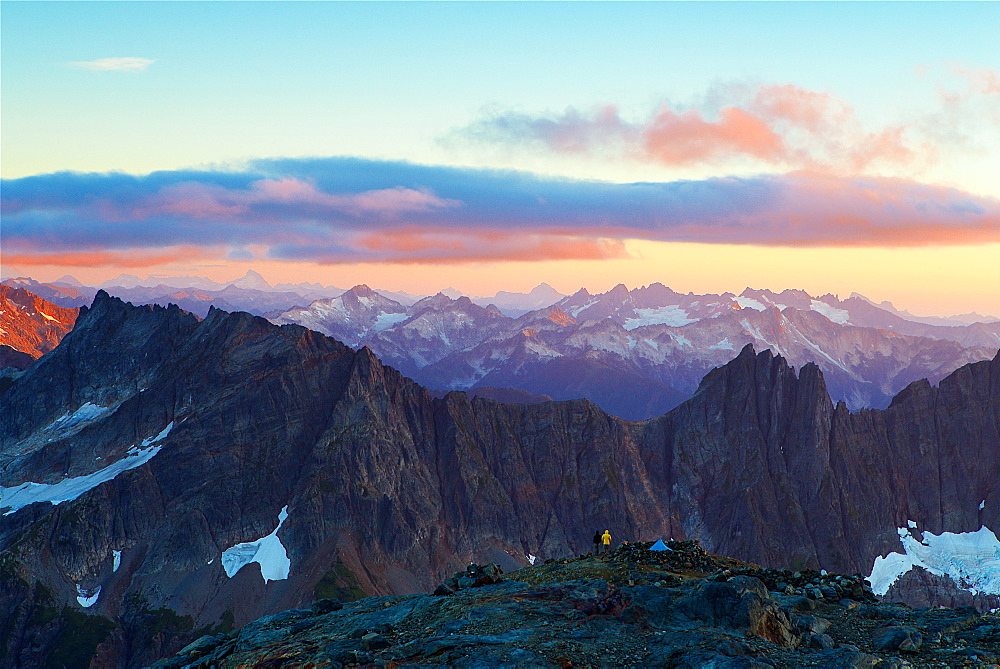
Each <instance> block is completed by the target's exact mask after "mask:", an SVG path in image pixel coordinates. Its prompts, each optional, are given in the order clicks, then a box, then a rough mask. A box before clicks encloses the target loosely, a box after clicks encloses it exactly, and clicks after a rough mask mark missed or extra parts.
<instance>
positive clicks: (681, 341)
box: [670, 334, 694, 348]
mask: <svg viewBox="0 0 1000 669" xmlns="http://www.w3.org/2000/svg"><path fill="white" fill-rule="evenodd" d="M670 338H671V339H673V340H674V341H675V342H677V343H678V344H680V345H681V346H689V347H691V348H694V344H692V343H691V340H690V339H688V338H687V337H685V336H684V335H679V334H671V335H670Z"/></svg>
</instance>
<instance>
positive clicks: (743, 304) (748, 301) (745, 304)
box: [733, 297, 767, 311]
mask: <svg viewBox="0 0 1000 669" xmlns="http://www.w3.org/2000/svg"><path fill="white" fill-rule="evenodd" d="M733 301H734V302H736V304H738V305H740V309H756V310H757V311H764V310H765V309H767V307H765V306H764V303H763V302H758V301H757V300H755V299H753V298H752V297H734V298H733Z"/></svg>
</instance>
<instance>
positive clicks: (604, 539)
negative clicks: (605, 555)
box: [601, 530, 611, 552]
mask: <svg viewBox="0 0 1000 669" xmlns="http://www.w3.org/2000/svg"><path fill="white" fill-rule="evenodd" d="M601 543H602V544H604V552H608V551H610V550H611V530H604V534H602V535H601Z"/></svg>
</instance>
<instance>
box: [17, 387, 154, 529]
mask: <svg viewBox="0 0 1000 669" xmlns="http://www.w3.org/2000/svg"><path fill="white" fill-rule="evenodd" d="M84 406H86V405H84ZM81 408H82V407H81ZM173 427H174V424H173V422H172V421H171V423H170V424H169V425H167V426H166V427H165V428H163V430H162V431H161V432H160V433H159V434H158V435H156V436H155V437H149V438H148V439H144V440H143V442H142V443H141V444H140V445H139V446H132V447H131V448H130V449H129V450H128V451H127V453H126V455H125V457H123V458H122V459H121V460H118V461H117V462H113V463H111V464H110V465H108V466H107V467H104V468H102V469H98V470H97V471H96V472H94V473H92V474H86V475H84V476H71V477H69V478H64V479H63V480H61V481H59V482H57V483H33V482H31V481H28V482H27V483H22V484H21V485H17V486H14V487H12V488H5V487H3V486H0V510H3V515H5V516H7V515H10V514H12V513H14V512H15V511H17V510H18V509H21V508H24V507H26V506H28V505H29V504H34V503H35V502H49V503H50V504H62V503H63V502H68V501H70V500H74V499H76V498H77V497H79V496H80V495H82V494H83V493H85V492H87V491H88V490H92V489H94V488H96V487H97V486H99V485H101V484H102V483H104V482H106V481H110V480H111V479H113V478H115V477H116V476H118V475H119V474H121V473H122V472H125V471H128V470H129V469H135V468H136V467H138V466H140V465H143V464H145V463H147V462H149V461H150V460H151V459H152V458H153V456H155V455H156V454H157V453H159V452H160V449H161V448H163V447H162V446H153V444H155V443H156V442H158V441H161V440H162V439H165V438H166V437H167V435H168V434H170V430H171V429H173Z"/></svg>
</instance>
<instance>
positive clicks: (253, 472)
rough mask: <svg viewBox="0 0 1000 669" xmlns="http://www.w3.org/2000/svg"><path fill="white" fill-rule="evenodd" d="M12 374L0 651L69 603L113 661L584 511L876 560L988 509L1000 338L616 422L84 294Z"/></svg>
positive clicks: (971, 523)
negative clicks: (899, 364)
mask: <svg viewBox="0 0 1000 669" xmlns="http://www.w3.org/2000/svg"><path fill="white" fill-rule="evenodd" d="M0 392H2V393H3V394H2V395H0V513H3V515H0V550H2V554H0V579H2V585H0V630H9V632H5V636H4V639H5V641H4V644H5V645H4V646H3V649H2V653H3V655H2V657H3V660H2V661H0V664H4V665H11V666H18V665H19V664H20V665H23V666H29V665H31V664H32V663H36V664H37V663H38V662H40V661H42V660H44V659H45V658H51V657H53V656H54V655H53V654H55V656H58V657H62V655H60V653H68V652H70V650H69V646H67V643H69V642H68V641H67V639H72V638H75V637H74V636H73V635H74V634H75V630H77V628H82V627H85V628H87V629H92V630H97V632H94V634H92V635H91V637H88V638H90V639H91V640H92V641H93V644H92V646H90V647H91V651H90V652H91V653H92V654H96V655H95V656H101V657H106V658H107V663H109V664H108V665H106V666H113V665H115V664H116V663H117V664H119V665H122V666H135V665H137V664H143V663H148V662H150V661H152V660H153V659H155V658H156V657H161V656H163V655H166V654H169V653H171V652H176V651H177V650H179V648H180V646H181V645H183V644H184V643H187V642H188V641H190V640H191V639H192V638H193V636H194V634H195V632H204V631H206V630H221V629H223V628H226V627H227V626H228V627H231V626H232V625H237V626H239V625H243V624H245V623H247V622H249V621H251V620H254V619H256V618H258V617H259V616H261V615H263V614H266V613H272V612H275V611H280V610H283V609H288V608H293V607H297V606H300V605H302V604H305V603H308V602H310V601H312V600H313V599H316V598H324V597H326V598H329V597H335V598H337V599H341V600H347V599H352V598H356V597H358V596H361V595H363V594H380V595H389V594H393V595H396V594H405V593H412V592H429V591H431V590H433V588H434V587H435V586H436V585H437V584H439V583H441V581H442V580H443V578H444V577H445V576H447V575H448V574H450V573H452V572H453V571H455V570H456V569H458V568H459V567H461V566H463V565H465V564H467V563H469V562H477V563H483V562H495V563H498V564H499V565H500V566H502V567H503V568H505V569H510V568H514V567H517V566H521V565H524V564H526V563H527V561H528V556H529V555H531V556H537V557H539V558H541V559H545V558H547V557H553V556H561V555H566V554H571V553H579V552H582V551H584V550H585V549H587V547H588V546H589V544H590V539H591V535H592V533H593V530H594V529H595V528H598V527H600V528H606V527H607V528H611V531H612V533H613V534H614V535H615V537H616V538H618V539H620V538H628V539H640V538H656V537H674V538H684V537H688V538H697V539H700V540H701V541H702V542H703V544H704V545H705V546H706V547H708V548H710V549H711V550H713V551H715V552H725V553H728V554H731V555H734V556H736V557H738V558H740V559H745V560H751V561H753V562H757V563H760V564H768V565H775V566H787V567H791V568H794V569H802V568H804V567H813V568H820V567H822V568H825V569H831V570H836V571H840V572H846V573H855V572H864V573H868V572H869V571H870V570H871V566H872V561H873V559H874V558H875V557H876V556H878V555H885V554H886V553H888V552H890V551H894V550H900V544H899V535H898V534H897V528H899V527H902V526H905V525H906V522H907V520H913V521H915V522H917V523H919V524H920V527H921V528H925V529H926V530H927V531H932V532H936V533H940V532H942V531H951V532H965V531H971V530H975V529H978V527H979V526H980V525H981V524H984V525H986V526H988V527H997V520H998V519H997V513H998V509H1000V497H998V494H997V490H996V481H998V480H1000V449H998V448H997V445H998V444H1000V432H998V425H1000V355H998V357H996V358H994V359H993V360H992V361H987V362H981V363H975V364H973V365H968V366H966V367H963V368H962V369H960V370H958V371H957V372H955V373H954V374H952V375H951V376H949V377H948V378H947V379H945V380H944V381H942V382H941V385H940V387H939V388H934V387H932V386H930V385H929V384H927V383H917V384H913V385H912V386H910V387H909V388H907V389H906V390H905V391H904V392H903V393H901V394H900V395H899V396H898V397H897V398H896V399H895V400H894V401H893V404H892V406H891V407H890V408H889V409H887V410H885V411H873V410H866V411H861V412H858V413H855V414H851V413H850V412H848V411H847V409H846V408H845V407H844V406H843V405H839V406H836V407H835V406H834V405H833V403H832V402H831V401H830V399H829V396H828V394H827V392H826V387H825V384H824V380H823V375H822V374H821V372H820V371H819V369H818V368H817V367H816V366H814V365H806V366H805V367H803V368H802V370H801V371H800V373H799V374H798V375H796V373H795V371H794V370H793V369H792V368H790V367H789V366H788V365H787V363H785V362H784V360H783V359H781V358H776V357H774V356H772V355H771V354H770V353H769V352H767V351H765V352H762V353H759V354H757V353H755V352H754V351H753V349H752V348H750V347H747V348H745V349H744V350H743V351H742V352H741V353H740V355H739V356H738V357H737V358H736V359H735V360H733V361H732V362H730V363H729V364H727V365H726V366H724V367H722V368H719V369H716V370H714V371H713V372H711V373H710V374H709V375H708V376H706V377H705V379H704V380H703V382H702V383H701V386H700V387H699V389H698V391H697V392H696V393H695V395H694V396H693V397H692V398H691V399H690V400H689V401H687V402H686V403H684V404H683V405H682V406H680V407H679V408H678V409H676V410H675V411H673V412H671V413H670V414H668V415H666V416H663V417H661V418H659V419H655V420H651V421H647V422H645V423H631V422H626V421H623V420H620V419H617V418H614V417H612V416H609V415H607V414H605V413H604V412H603V411H601V410H600V409H598V408H597V407H596V406H594V405H593V404H591V403H589V402H587V401H568V402H547V403H541V404H522V405H512V404H500V403H498V402H494V401H491V400H486V399H482V398H476V399H472V400H470V399H469V398H468V397H467V396H466V395H465V394H463V393H450V394H448V395H446V396H445V397H443V398H441V399H435V398H433V397H432V396H430V395H429V394H428V393H427V392H426V391H425V390H424V389H423V388H421V387H420V386H418V385H417V384H415V383H414V382H412V381H410V380H408V379H407V378H405V377H403V376H402V375H401V374H400V373H398V372H397V371H396V370H394V369H392V368H390V367H386V366H384V365H383V364H382V363H381V362H380V361H379V360H378V359H377V358H376V357H375V356H374V355H373V354H372V353H371V351H369V350H368V349H364V348H363V349H361V350H359V351H354V350H352V349H350V348H348V347H346V346H344V345H343V344H341V343H339V342H337V341H335V340H334V339H331V338H327V337H324V336H322V335H320V334H317V333H315V332H311V331H309V330H306V329H305V328H303V327H300V326H296V325H285V326H281V327H278V326H275V325H272V324H270V323H268V322H267V321H265V320H264V319H262V318H257V317H253V316H250V315H248V314H245V313H235V314H228V313H225V312H222V311H218V310H213V311H211V312H209V314H208V315H207V317H206V318H205V319H204V320H203V321H200V322H199V320H198V319H197V318H196V317H195V316H193V315H191V314H189V313H186V312H183V311H181V310H180V309H178V308H176V307H172V308H167V309H164V308H161V307H132V306H131V305H128V304H125V303H123V302H121V301H120V300H117V299H115V298H111V297H109V296H108V295H107V294H106V293H99V294H98V297H97V298H96V299H95V301H94V304H93V306H92V307H91V308H90V309H84V310H82V311H81V315H80V318H79V319H78V321H77V325H76V328H75V329H74V330H73V331H72V332H71V333H70V334H69V335H67V336H66V337H65V339H64V340H63V342H62V344H61V345H60V346H59V347H58V348H57V349H55V350H54V351H52V352H51V353H50V354H49V355H47V356H46V357H45V358H44V359H43V360H41V361H40V362H39V363H37V364H36V365H34V366H32V367H31V368H30V369H28V370H27V371H26V372H25V373H24V374H23V375H22V376H20V377H18V378H17V379H15V380H14V381H13V383H12V384H11V385H10V386H9V387H8V388H7V389H6V390H3V391H0ZM981 500H982V501H983V502H984V504H983V505H980V504H979V502H980V501H981ZM31 502H35V503H31ZM53 502H55V503H54V504H53ZM979 506H982V507H983V508H979ZM748 592H749V591H748ZM744 594H745V593H744ZM742 597H743V595H742V594H741V595H740V598H742ZM748 606H749V604H748ZM766 608H767V607H764V609H766ZM758 609H759V610H758ZM764 609H760V607H758V608H757V609H755V610H758V613H761V612H763V613H762V614H766V611H765V610H764ZM770 624H771V623H766V625H770ZM98 632H100V633H98ZM71 645H72V647H73V648H76V649H77V651H74V652H82V651H80V650H79V649H80V648H83V646H81V645H80V644H79V643H75V645H73V644H71Z"/></svg>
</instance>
